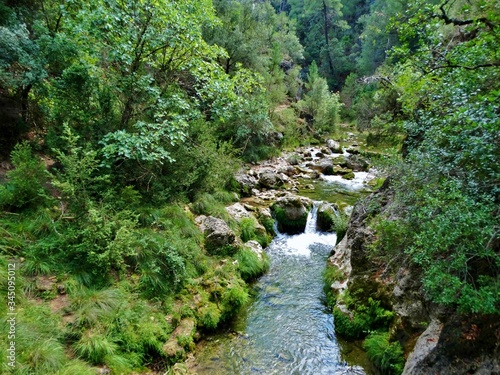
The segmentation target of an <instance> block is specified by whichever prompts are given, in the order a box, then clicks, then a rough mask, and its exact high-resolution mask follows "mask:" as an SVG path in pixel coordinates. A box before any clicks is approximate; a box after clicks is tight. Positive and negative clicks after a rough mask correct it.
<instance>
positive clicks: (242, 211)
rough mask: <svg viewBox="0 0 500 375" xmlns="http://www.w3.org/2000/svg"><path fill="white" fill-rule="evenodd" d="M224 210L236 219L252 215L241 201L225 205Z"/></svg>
mask: <svg viewBox="0 0 500 375" xmlns="http://www.w3.org/2000/svg"><path fill="white" fill-rule="evenodd" d="M226 211H227V213H228V214H229V216H231V217H232V218H233V219H235V220H236V221H240V220H241V219H243V218H244V217H252V215H251V214H250V212H248V211H247V209H246V208H245V207H244V206H243V205H242V204H241V203H235V204H233V205H231V206H227V207H226Z"/></svg>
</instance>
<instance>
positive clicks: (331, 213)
mask: <svg viewBox="0 0 500 375" xmlns="http://www.w3.org/2000/svg"><path fill="white" fill-rule="evenodd" d="M337 209H338V208H337V207H336V206H335V205H334V204H333V203H328V202H323V203H321V204H320V206H319V207H318V219H317V222H316V227H317V229H318V230H319V231H322V232H332V231H333V220H334V218H335V216H337Z"/></svg>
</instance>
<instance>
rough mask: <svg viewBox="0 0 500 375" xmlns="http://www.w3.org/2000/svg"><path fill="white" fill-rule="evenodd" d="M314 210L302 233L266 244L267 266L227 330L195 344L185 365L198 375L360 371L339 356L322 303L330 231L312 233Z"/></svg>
mask: <svg viewBox="0 0 500 375" xmlns="http://www.w3.org/2000/svg"><path fill="white" fill-rule="evenodd" d="M315 213H316V210H313V211H312V213H311V214H310V216H309V219H308V223H307V227H306V231H305V233H302V234H298V235H293V236H289V235H283V234H280V235H279V236H277V237H276V238H275V239H274V240H273V242H272V243H271V245H270V246H269V247H268V248H267V249H266V251H267V253H268V254H269V256H270V258H271V268H270V271H269V273H267V274H266V275H264V276H263V277H261V278H260V279H259V280H258V282H257V283H256V284H255V286H254V289H255V299H254V300H253V302H252V303H251V304H250V305H249V306H248V308H247V309H246V310H245V311H244V312H243V313H242V314H241V316H239V317H238V318H237V319H236V320H235V322H234V323H233V326H232V328H231V333H226V334H223V335H219V336H215V337H213V338H212V339H211V340H210V341H207V342H205V343H204V344H203V345H202V346H201V347H200V349H198V351H197V353H196V356H195V359H194V360H191V364H190V367H191V370H193V371H195V372H196V373H197V374H199V375H204V374H207V375H208V374H209V375H213V374H216V375H247V374H265V375H272V374H276V375H294V374H297V375H321V374H325V375H326V374H329V375H331V374H365V371H364V370H363V367H361V366H360V365H359V362H358V363H356V361H354V362H353V361H350V360H348V359H346V357H345V356H344V355H343V353H342V352H343V350H342V347H341V346H340V344H339V342H338V341H337V339H336V338H335V333H334V322H333V317H332V314H331V312H330V311H328V310H327V308H326V307H325V305H324V303H323V299H324V292H323V282H322V277H321V276H322V272H323V270H324V268H325V263H326V259H327V257H328V256H329V254H330V251H331V250H332V249H333V246H334V244H335V240H336V235H335V233H319V232H316V229H315V220H316V217H315ZM349 350H352V348H351V349H349ZM361 362H362V361H361Z"/></svg>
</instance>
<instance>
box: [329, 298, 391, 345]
mask: <svg viewBox="0 0 500 375" xmlns="http://www.w3.org/2000/svg"><path fill="white" fill-rule="evenodd" d="M340 300H341V301H342V302H343V303H344V304H345V306H346V307H347V308H348V309H349V312H345V311H342V310H341V309H339V308H338V307H334V309H333V318H334V322H335V332H337V333H338V334H339V335H341V336H342V337H345V338H347V339H359V338H363V337H365V336H366V335H367V334H369V333H370V332H371V331H373V330H376V329H380V328H387V327H388V325H389V324H390V322H391V321H392V319H393V317H394V313H393V312H391V311H389V310H386V309H384V308H383V307H382V306H380V304H381V302H380V301H379V300H374V299H372V298H371V297H369V298H368V299H367V301H366V302H365V303H363V302H362V301H360V300H359V299H357V298H354V297H352V296H351V294H350V293H349V292H345V293H344V294H342V296H341V297H340Z"/></svg>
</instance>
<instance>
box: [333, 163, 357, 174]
mask: <svg viewBox="0 0 500 375" xmlns="http://www.w3.org/2000/svg"><path fill="white" fill-rule="evenodd" d="M349 173H352V169H349V168H343V167H340V166H338V165H335V166H333V173H332V174H334V175H339V176H343V175H346V174H349Z"/></svg>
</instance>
